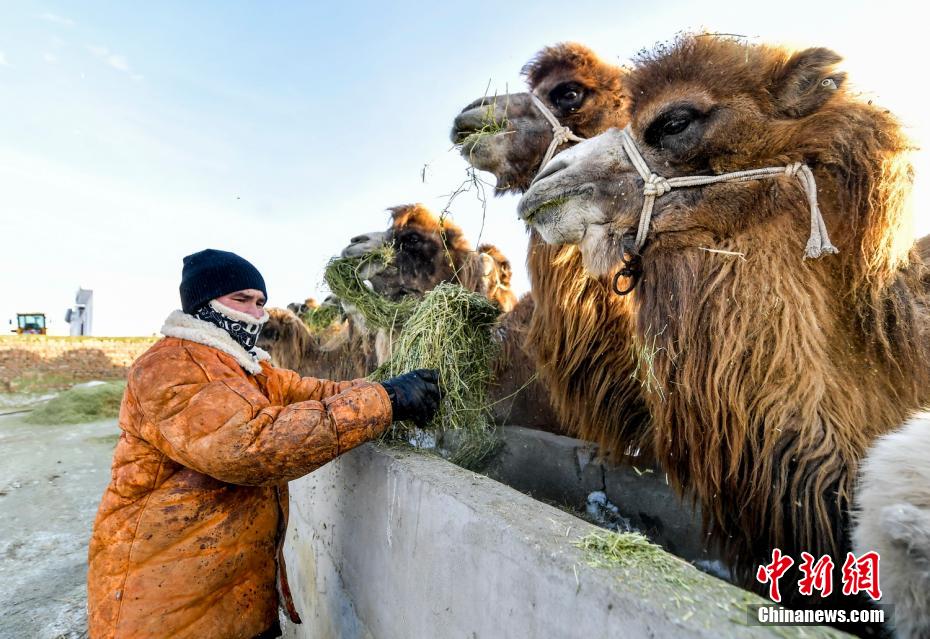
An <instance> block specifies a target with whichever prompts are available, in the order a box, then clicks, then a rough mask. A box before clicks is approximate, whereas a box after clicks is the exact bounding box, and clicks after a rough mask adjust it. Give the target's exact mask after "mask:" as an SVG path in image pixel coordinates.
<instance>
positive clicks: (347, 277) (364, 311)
mask: <svg viewBox="0 0 930 639" xmlns="http://www.w3.org/2000/svg"><path fill="white" fill-rule="evenodd" d="M393 260H394V248H393V247H391V246H386V247H384V248H381V249H377V250H375V251H371V252H369V253H365V254H364V255H359V256H357V257H336V258H333V259H332V260H330V261H329V264H327V266H326V272H325V275H324V277H325V278H326V283H327V284H328V285H329V290H331V291H332V292H333V295H335V296H336V297H337V298H339V300H340V301H341V302H342V303H343V304H344V305H345V306H346V307H347V309H349V308H351V310H352V311H355V312H357V313H358V314H359V315H361V317H362V318H363V319H364V321H365V324H366V326H367V327H368V328H369V329H372V330H377V329H379V328H384V329H388V330H393V329H394V328H399V327H400V326H402V325H403V324H404V322H405V321H406V320H407V318H409V317H410V314H411V313H412V312H413V309H414V307H415V306H416V305H417V300H416V299H415V298H413V297H410V296H407V297H404V298H403V299H401V300H400V301H399V302H393V301H391V300H389V299H387V298H386V297H384V296H382V295H380V294H378V293H377V292H375V291H374V290H373V289H372V288H371V287H370V286H368V285H367V284H366V283H365V280H366V279H368V276H369V273H370V272H371V271H372V270H373V269H380V268H385V267H386V266H387V265H389V264H390V263H391V262H392V261H393Z"/></svg>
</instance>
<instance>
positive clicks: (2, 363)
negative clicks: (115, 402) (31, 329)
mask: <svg viewBox="0 0 930 639" xmlns="http://www.w3.org/2000/svg"><path fill="white" fill-rule="evenodd" d="M157 340H158V338H157V337H50V336H44V335H4V336H0V392H39V391H43V390H51V389H60V388H67V387H68V386H71V385H72V384H77V383H80V382H86V381H90V380H92V379H123V378H125V377H126V371H127V370H129V365H130V364H132V362H133V360H135V358H136V357H138V356H139V355H141V354H142V353H144V352H145V351H146V350H148V348H149V347H150V346H151V345H152V344H154V343H155V342H156V341H157Z"/></svg>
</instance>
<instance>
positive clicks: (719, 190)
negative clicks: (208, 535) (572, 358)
mask: <svg viewBox="0 0 930 639" xmlns="http://www.w3.org/2000/svg"><path fill="white" fill-rule="evenodd" d="M839 61H840V58H839V56H838V55H836V54H835V53H833V52H832V51H829V50H826V49H808V50H805V51H801V52H799V53H795V54H790V53H788V52H786V51H785V50H783V49H780V48H775V47H767V46H751V45H746V44H744V43H740V42H735V41H731V40H726V39H720V38H714V37H685V38H682V39H680V40H679V41H678V42H676V43H675V44H674V45H671V46H667V47H662V48H660V49H658V50H657V51H656V52H654V53H644V54H642V56H641V58H640V59H639V60H638V65H637V67H636V68H635V69H634V70H633V72H632V73H631V75H630V77H629V78H628V79H627V85H628V92H629V95H630V96H632V97H631V101H630V103H629V116H630V117H629V120H630V122H631V132H632V136H633V138H634V139H635V141H636V144H637V146H638V147H639V149H640V151H641V153H642V154H643V156H644V158H645V160H646V162H647V163H648V164H649V166H650V167H652V170H653V171H656V172H658V173H660V174H662V175H663V176H665V177H674V176H681V175H694V174H699V175H707V174H720V173H725V172H730V171H737V170H742V169H749V168H759V167H771V166H776V167H777V166H786V165H788V164H789V163H791V162H804V163H806V164H807V165H808V166H810V167H811V169H812V170H813V174H814V176H815V178H816V183H817V187H818V197H819V199H820V206H821V209H822V211H823V215H824V218H825V220H826V226H827V228H828V229H829V231H830V234H831V236H832V239H833V243H834V244H835V245H836V246H837V247H839V250H840V253H839V254H838V255H827V256H825V257H823V258H821V259H820V260H818V261H802V259H801V257H802V255H803V252H804V247H805V242H806V240H807V236H808V233H809V230H810V219H811V210H810V205H809V203H808V200H807V198H806V197H805V195H804V192H803V191H802V189H801V188H800V187H799V185H798V180H797V178H796V177H792V176H790V175H784V176H782V177H779V178H775V179H769V180H757V181H750V182H742V183H722V184H716V185H712V186H704V187H697V188H681V189H675V190H672V191H671V192H669V193H667V194H665V195H663V196H662V197H659V198H658V199H657V200H656V202H655V211H654V214H653V223H652V226H651V230H650V234H649V239H648V241H647V244H646V245H645V247H644V248H643V250H642V253H641V263H642V270H643V276H642V280H641V281H640V283H639V286H638V288H637V289H636V290H635V291H634V292H633V294H631V295H629V296H628V299H629V301H630V303H631V304H632V305H633V308H634V311H635V344H636V352H637V354H638V359H639V365H640V371H639V378H640V379H641V380H643V382H644V383H645V384H646V386H647V387H648V389H649V391H650V392H648V393H647V394H646V400H647V402H648V405H649V410H650V414H651V417H652V426H653V427H652V431H653V434H652V435H653V436H652V439H653V448H654V451H655V453H656V455H657V457H658V459H659V460H660V462H661V463H662V464H663V466H664V467H665V469H666V470H667V472H668V477H669V480H670V481H671V482H672V483H673V484H674V485H675V486H676V487H678V488H679V489H680V490H681V491H683V492H691V493H693V494H694V495H695V496H696V497H697V499H699V500H700V502H701V506H702V512H703V513H704V517H705V524H706V525H707V526H708V528H709V530H710V532H711V533H712V535H713V537H714V538H715V539H716V540H718V541H719V542H720V543H721V544H722V546H723V549H724V551H725V552H726V554H727V556H728V557H729V559H730V560H731V562H732V563H733V564H734V566H735V567H737V568H738V569H742V570H741V571H740V572H741V573H742V574H744V575H746V574H751V571H752V570H754V568H755V567H756V566H758V565H759V564H760V563H767V562H768V561H769V560H770V559H771V553H772V549H773V548H780V549H781V550H782V552H784V553H786V554H789V555H793V556H795V557H798V556H799V555H800V552H801V551H807V552H810V553H811V554H813V555H814V556H820V555H822V554H831V555H833V556H834V557H836V556H840V550H841V549H843V548H845V547H846V546H847V543H846V542H847V541H848V540H847V539H846V537H845V533H846V522H847V516H848V507H849V504H850V499H851V495H852V490H853V482H854V478H855V476H856V471H857V468H858V464H859V460H860V459H861V458H862V456H863V454H864V453H865V451H866V450H867V449H868V447H869V446H870V444H871V443H872V442H873V441H874V439H875V438H876V437H877V436H878V435H880V434H882V433H884V432H887V431H888V430H890V429H892V428H895V427H897V426H898V425H900V424H901V423H902V422H903V421H904V420H905V419H906V418H908V417H909V416H910V415H912V414H913V412H914V411H915V410H917V409H918V408H919V407H920V406H921V405H922V404H924V403H926V402H927V401H928V398H930V397H928V395H930V374H928V368H930V367H928V363H930V339H928V338H930V329H928V307H927V304H928V297H927V293H926V291H925V290H924V286H923V285H922V282H921V279H922V277H923V276H924V275H925V273H926V269H925V266H924V264H923V263H922V261H921V260H920V259H919V258H918V256H917V251H916V250H915V249H913V238H912V237H910V236H908V234H907V231H906V230H905V229H907V228H909V227H910V225H909V219H908V216H909V215H910V210H909V208H908V206H906V200H907V196H908V194H909V191H910V186H911V176H912V172H911V167H910V164H909V161H908V152H909V151H910V150H911V147H910V144H909V143H908V141H907V140H906V139H905V137H904V135H903V133H902V131H901V127H900V125H899V123H898V122H897V121H896V120H895V119H894V117H893V116H892V115H890V114H889V113H888V112H887V111H885V110H884V109H881V108H878V107H877V106H873V105H871V104H868V103H866V102H865V101H862V100H860V99H858V98H857V97H856V96H855V94H853V93H851V92H847V91H846V90H845V87H844V85H845V82H844V81H845V75H844V74H843V73H842V72H840V71H838V70H837V69H836V68H835V67H836V64H837V63H838V62H839ZM620 140H621V132H620V131H618V130H611V131H608V132H606V133H603V134H601V135H600V136H598V137H596V138H593V139H590V140H587V141H585V142H582V143H581V144H579V145H577V146H575V147H572V148H571V149H569V150H567V151H565V152H563V153H562V154H560V155H559V156H556V158H555V159H553V161H552V162H550V163H549V164H548V165H547V167H546V168H545V169H544V171H543V173H542V174H540V176H539V177H537V179H536V181H535V182H534V183H533V185H532V187H531V188H530V189H529V190H528V191H527V193H526V195H525V196H524V198H523V200H522V201H521V204H520V212H521V215H522V216H523V217H524V219H527V220H529V221H531V223H532V224H533V225H534V227H535V228H536V229H537V230H539V231H540V232H541V233H542V235H543V236H544V237H545V238H546V240H547V241H550V242H554V243H573V244H578V245H580V247H581V251H582V254H583V256H584V258H585V264H586V266H587V267H588V268H589V269H590V270H592V271H594V272H598V273H607V272H612V271H613V270H614V269H615V268H616V266H617V264H618V263H619V262H620V261H621V260H622V259H623V258H624V256H625V251H626V247H627V246H628V244H627V239H626V238H628V237H630V235H631V233H633V232H635V229H636V226H637V224H638V222H639V217H640V211H641V209H642V206H643V180H642V179H641V178H640V176H639V174H638V173H637V172H636V171H635V170H634V169H633V167H632V165H631V163H630V161H629V159H628V158H627V155H626V154H625V153H624V151H623V150H622V147H621V142H620ZM721 251H724V252H721ZM605 348H609V346H605ZM616 348H618V349H624V350H625V349H626V348H627V345H626V343H625V342H622V341H621V343H619V344H618V345H617V346H616ZM621 374H623V375H626V369H625V368H624V369H622V373H621Z"/></svg>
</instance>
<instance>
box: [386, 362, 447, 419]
mask: <svg viewBox="0 0 930 639" xmlns="http://www.w3.org/2000/svg"><path fill="white" fill-rule="evenodd" d="M381 385H382V386H384V390H386V391H387V394H388V397H389V398H390V399H391V407H392V408H393V410H394V416H393V420H394V421H395V422H396V421H400V420H410V421H412V422H414V423H415V424H416V425H417V426H425V425H426V424H427V423H428V422H429V420H431V419H432V418H433V415H434V414H435V413H436V410H437V409H438V408H439V400H440V399H441V398H442V390H441V389H440V387H439V371H437V370H434V369H430V368H421V369H418V370H414V371H410V372H409V373H404V374H403V375H400V376H398V377H394V378H391V379H389V380H387V381H385V382H381Z"/></svg>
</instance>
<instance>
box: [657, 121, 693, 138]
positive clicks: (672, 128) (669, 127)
mask: <svg viewBox="0 0 930 639" xmlns="http://www.w3.org/2000/svg"><path fill="white" fill-rule="evenodd" d="M690 124H691V120H690V119H688V118H675V119H674V120H669V121H668V122H666V123H665V124H663V125H662V134H663V135H678V134H679V133H681V132H682V131H684V130H685V129H687V128H688V125H690Z"/></svg>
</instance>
